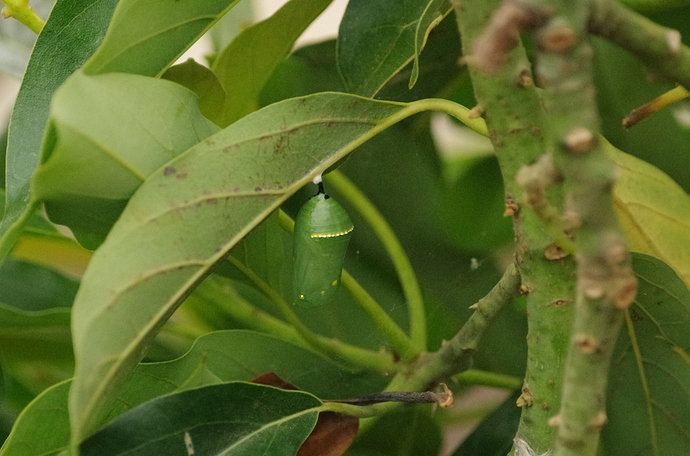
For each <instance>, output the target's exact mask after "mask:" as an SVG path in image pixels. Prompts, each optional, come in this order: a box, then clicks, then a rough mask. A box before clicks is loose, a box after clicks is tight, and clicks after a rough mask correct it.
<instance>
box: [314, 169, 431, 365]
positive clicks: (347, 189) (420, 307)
mask: <svg viewBox="0 0 690 456" xmlns="http://www.w3.org/2000/svg"><path fill="white" fill-rule="evenodd" d="M327 179H328V182H329V184H331V185H333V186H335V188H336V189H337V190H338V191H339V192H340V193H341V194H342V195H343V196H344V197H345V198H347V200H348V201H349V202H350V204H352V205H353V206H354V207H355V209H356V210H357V211H358V212H359V213H360V214H361V215H362V217H364V219H365V220H366V221H367V223H369V226H371V228H372V229H373V230H374V233H375V234H376V236H377V237H378V238H379V240H380V241H381V243H382V244H383V247H384V248H385V249H386V252H388V256H389V257H390V259H391V261H392V262H393V266H394V267H395V271H396V272H397V274H398V278H399V279H400V285H401V287H402V289H403V293H404V295H405V301H406V302H407V306H408V309H409V315H410V336H411V338H412V346H406V347H404V348H405V352H400V356H401V357H402V358H403V359H404V360H406V361H408V360H411V359H413V358H415V357H417V356H418V355H419V353H420V352H422V351H424V350H426V313H425V311H424V299H423V298H422V290H421V289H420V287H419V281H418V280H417V276H416V275H415V273H414V270H413V269H412V264H411V263H410V260H409V258H408V257H407V254H406V253H405V250H404V249H403V247H402V245H401V244H400V241H399V240H398V238H397V236H396V235H395V233H394V232H393V229H392V228H391V227H390V225H389V224H388V222H387V221H386V219H385V218H383V216H382V215H381V213H380V212H379V211H378V210H377V209H376V207H375V206H374V205H373V204H372V203H371V201H369V198H367V197H366V195H364V193H362V192H361V191H360V190H359V189H358V188H357V186H356V185H355V184H353V183H352V181H350V180H349V179H348V178H347V177H346V176H345V175H344V174H343V173H341V172H340V171H338V170H335V171H333V172H331V173H330V174H328V176H327ZM376 307H377V308H378V309H380V307H379V306H376ZM383 313H384V314H385V312H383ZM386 316H387V314H386ZM379 319H380V318H379ZM395 328H396V329H399V328H397V325H396V326H395ZM396 336H397V335H396ZM405 342H407V338H405ZM396 348H397V347H396Z"/></svg>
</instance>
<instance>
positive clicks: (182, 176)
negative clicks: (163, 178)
mask: <svg viewBox="0 0 690 456" xmlns="http://www.w3.org/2000/svg"><path fill="white" fill-rule="evenodd" d="M175 177H177V178H178V179H185V178H187V173H180V174H178V175H176V176H175Z"/></svg>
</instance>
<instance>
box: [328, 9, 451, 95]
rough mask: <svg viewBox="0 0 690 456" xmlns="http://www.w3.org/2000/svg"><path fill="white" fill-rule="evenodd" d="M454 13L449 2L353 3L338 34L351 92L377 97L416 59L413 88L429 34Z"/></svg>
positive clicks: (341, 64) (343, 70)
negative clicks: (450, 13)
mask: <svg viewBox="0 0 690 456" xmlns="http://www.w3.org/2000/svg"><path fill="white" fill-rule="evenodd" d="M450 11H451V7H450V4H449V3H448V1H447V0H404V1H399V0H375V1H373V0H351V1H350V2H349V3H348V6H347V9H346V10H345V16H343V20H342V23H341V24H340V31H339V34H338V67H339V68H340V73H341V75H342V76H343V80H344V81H345V86H346V87H347V89H348V91H350V92H352V93H356V94H360V95H364V96H368V97H369V96H374V95H376V94H377V93H378V92H379V90H381V88H382V87H383V85H384V84H385V83H386V82H387V81H388V80H389V79H390V78H391V77H392V76H393V75H395V74H396V73H398V72H399V71H400V70H402V68H403V67H404V66H405V65H406V64H407V63H408V62H410V61H412V60H414V65H413V69H412V73H411V75H410V80H409V83H408V87H413V86H414V85H415V83H416V82H417V77H418V76H419V61H418V59H419V53H420V52H421V51H422V49H423V48H424V46H425V44H426V40H427V38H428V36H429V32H430V31H431V29H433V28H434V27H435V26H436V25H438V24H439V22H441V20H442V19H443V17H445V16H446V15H447V14H448V13H449V12H450Z"/></svg>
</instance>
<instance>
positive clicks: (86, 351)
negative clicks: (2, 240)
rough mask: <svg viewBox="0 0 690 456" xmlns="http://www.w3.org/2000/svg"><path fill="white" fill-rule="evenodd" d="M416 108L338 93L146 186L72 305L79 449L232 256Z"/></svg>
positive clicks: (217, 143)
mask: <svg viewBox="0 0 690 456" xmlns="http://www.w3.org/2000/svg"><path fill="white" fill-rule="evenodd" d="M419 106H420V107H421V106H422V105H419ZM418 109H420V108H418V107H417V105H410V106H409V107H406V105H404V104H399V103H388V102H377V101H373V100H369V99H365V98H360V97H357V96H351V95H345V94H337V93H327V94H320V95H314V96H310V97H305V98H298V99H292V100H287V101H285V102H282V103H277V104H275V105H271V106H269V107H267V108H265V109H262V110H261V111H258V112H256V113H254V114H251V115H250V116H247V117H246V118H244V119H242V120H241V121H238V122H236V123H235V124H233V125H231V126H230V127H228V128H226V129H225V130H223V131H221V132H219V133H217V134H216V135H213V136H211V137H209V138H207V139H206V140H204V141H202V142H201V143H199V144H198V145H197V146H195V147H193V148H191V149H190V150H188V151H187V152H186V153H184V154H183V155H181V156H179V157H177V158H176V159H175V160H173V161H171V162H169V163H168V164H167V165H166V166H165V167H163V168H161V169H159V170H158V171H156V172H154V173H153V174H152V175H151V176H149V178H148V179H147V180H146V181H145V182H144V184H143V185H142V186H141V187H139V189H138V190H137V192H136V193H135V195H134V196H133V197H132V199H131V200H130V202H129V204H128V205H127V208H126V210H125V211H124V212H123V214H122V216H121V217H120V219H119V220H118V222H117V223H116V224H115V226H114V227H113V229H112V231H111V232H110V234H109V235H108V238H107V239H106V241H105V242H104V243H103V245H101V247H100V248H99V250H98V251H97V252H96V253H95V255H94V257H93V259H92V260H91V263H90V264H89V268H88V269H87V271H86V273H85V274H84V277H83V280H82V285H81V287H80V289H79V293H78V294H77V298H76V300H75V304H74V313H73V335H74V343H75V353H76V358H77V371H76V378H75V382H74V385H73V390H72V395H71V406H70V410H71V413H72V418H73V423H74V425H73V431H74V435H73V438H75V437H76V438H79V437H81V436H82V435H83V432H84V429H86V428H88V427H89V426H90V424H89V423H91V422H93V421H94V415H95V414H98V413H100V410H99V409H100V404H102V402H103V401H104V400H105V399H106V398H107V396H108V394H109V391H111V390H112V388H113V385H115V384H117V383H118V382H119V381H120V380H121V379H122V378H123V377H124V376H125V375H126V374H127V373H128V372H129V371H130V370H131V369H132V368H133V367H134V366H135V365H136V363H137V362H138V361H139V360H140V358H141V355H142V351H143V350H144V348H145V347H146V345H147V344H148V342H149V341H150V339H151V338H152V337H153V335H154V334H155V332H156V330H157V329H158V328H159V327H160V325H161V324H162V323H163V322H165V320H166V319H167V318H168V317H169V315H170V314H171V313H172V312H173V311H174V310H175V308H176V307H177V305H178V304H179V302H180V301H181V300H182V299H183V298H184V296H185V295H187V294H188V293H189V292H190V290H191V289H192V288H193V287H194V286H195V284H196V283H198V282H199V281H200V280H201V279H202V278H203V277H204V276H205V275H207V274H208V273H209V271H210V270H211V268H212V267H213V266H214V265H215V264H216V263H218V262H219V261H220V260H222V259H223V257H224V256H225V255H226V254H227V252H228V251H229V249H230V248H232V247H233V246H234V245H235V244H236V243H237V242H238V241H239V240H240V239H242V237H244V236H245V235H246V234H247V233H248V232H249V231H250V230H251V229H252V228H253V227H254V226H256V225H257V224H258V223H259V222H260V221H261V220H262V219H264V218H265V217H266V216H267V215H268V214H270V213H271V212H272V211H273V210H275V209H276V208H277V207H278V206H279V205H280V204H281V203H282V202H283V201H284V200H285V199H286V198H287V197H288V196H290V194H292V193H293V192H294V191H295V190H296V189H298V188H299V187H300V186H302V185H304V184H305V183H307V182H308V181H310V180H311V179H312V178H313V177H314V176H315V175H317V174H319V173H321V172H323V171H324V170H326V169H327V168H328V167H329V166H331V165H333V164H334V163H335V162H337V161H338V160H339V159H341V158H342V157H344V156H345V155H346V154H347V153H348V152H350V151H351V150H353V149H354V148H355V147H356V146H358V145H359V144H361V143H362V142H364V141H365V140H366V139H368V138H369V137H371V136H373V135H374V134H376V133H378V132H379V131H381V130H382V129H384V128H386V127H387V126H388V125H390V124H392V123H394V122H396V121H398V120H399V119H400V118H403V117H405V116H406V115H410V114H412V113H414V112H417V111H416V110H418Z"/></svg>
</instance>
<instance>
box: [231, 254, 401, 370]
mask: <svg viewBox="0 0 690 456" xmlns="http://www.w3.org/2000/svg"><path fill="white" fill-rule="evenodd" d="M228 261H229V262H230V263H231V264H232V265H233V266H235V267H236V268H237V269H239V270H240V271H241V272H242V273H243V274H244V275H245V276H246V277H247V278H248V279H249V280H250V281H251V282H252V283H254V285H255V286H256V287H257V288H258V289H259V290H260V291H261V292H262V293H263V294H264V295H266V296H267V297H268V298H269V299H270V300H271V301H272V302H273V303H274V304H275V305H276V306H277V307H278V309H279V310H280V312H281V313H282V314H283V317H284V318H285V320H287V322H288V323H289V324H290V325H292V327H294V328H295V330H296V331H297V332H298V333H299V335H300V336H301V337H302V338H303V339H304V340H305V341H306V342H308V343H309V345H311V346H312V347H314V348H315V349H317V350H319V351H321V352H323V353H325V354H326V355H328V356H330V357H332V358H343V359H345V360H346V361H347V362H348V363H350V364H352V365H354V366H360V367H362V368H364V369H367V370H371V371H374V372H383V373H391V372H395V371H397V370H398V366H397V365H396V363H395V362H394V361H393V357H392V356H391V355H390V354H388V353H381V352H374V351H371V350H366V349H364V348H360V347H355V346H354V345H349V344H346V343H344V342H342V341H340V340H339V339H334V338H330V337H324V336H321V335H319V334H316V333H314V332H312V331H311V330H310V329H309V328H308V327H307V326H306V325H305V324H304V323H302V321H300V319H299V317H297V314H295V312H294V311H293V310H292V308H291V307H290V304H288V302H287V301H286V300H285V298H283V296H282V295H281V294H280V293H278V292H277V291H276V290H274V289H273V287H271V286H270V285H269V284H268V283H266V282H265V281H264V280H263V279H262V278H261V277H259V276H258V275H257V274H256V273H255V272H254V271H252V270H251V269H250V268H248V267H247V266H246V265H245V264H244V263H242V262H241V261H239V260H238V259H236V258H234V257H233V256H232V255H230V256H228Z"/></svg>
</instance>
